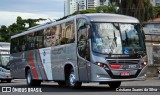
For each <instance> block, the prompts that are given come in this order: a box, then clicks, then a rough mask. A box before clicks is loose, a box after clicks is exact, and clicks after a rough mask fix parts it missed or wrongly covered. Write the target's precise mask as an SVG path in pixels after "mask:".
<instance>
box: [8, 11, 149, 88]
mask: <svg viewBox="0 0 160 95" xmlns="http://www.w3.org/2000/svg"><path fill="white" fill-rule="evenodd" d="M141 30H142V29H141V26H140V23H139V21H138V20H137V19H136V18H134V17H130V16H125V15H119V14H106V13H92V14H79V15H75V16H71V17H68V18H66V19H63V20H60V21H56V22H50V23H46V24H43V25H38V26H35V27H32V28H30V29H28V30H26V31H24V32H22V33H19V34H16V35H13V36H11V60H10V68H11V76H12V77H13V78H22V79H23V78H26V82H27V84H28V85H29V86H35V85H40V84H41V82H43V81H55V82H57V83H58V84H59V85H60V86H68V87H71V88H77V87H80V86H81V85H82V83H89V82H98V83H99V84H104V85H105V84H106V85H107V84H108V85H109V86H110V87H111V88H116V87H119V86H120V85H121V82H123V81H131V80H132V81H133V80H134V81H135V80H145V78H146V75H145V71H146V69H147V60H146V47H145V42H144V39H145V37H144V33H143V32H142V31H141Z"/></svg>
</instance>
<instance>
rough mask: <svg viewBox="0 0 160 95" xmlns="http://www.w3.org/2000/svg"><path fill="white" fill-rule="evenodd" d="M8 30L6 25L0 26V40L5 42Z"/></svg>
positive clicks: (7, 37)
mask: <svg viewBox="0 0 160 95" xmlns="http://www.w3.org/2000/svg"><path fill="white" fill-rule="evenodd" d="M8 34H9V33H8V31H7V27H6V26H5V25H2V26H1V28H0V41H1V42H6V41H8V39H9V36H8Z"/></svg>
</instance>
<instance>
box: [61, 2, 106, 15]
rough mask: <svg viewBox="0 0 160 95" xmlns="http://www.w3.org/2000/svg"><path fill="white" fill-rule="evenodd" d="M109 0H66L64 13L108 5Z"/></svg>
mask: <svg viewBox="0 0 160 95" xmlns="http://www.w3.org/2000/svg"><path fill="white" fill-rule="evenodd" d="M108 3H109V0H66V1H65V3H64V15H65V16H67V15H69V14H72V13H74V12H75V11H78V10H80V11H81V10H86V9H94V8H95V7H98V6H103V5H106V6H108Z"/></svg>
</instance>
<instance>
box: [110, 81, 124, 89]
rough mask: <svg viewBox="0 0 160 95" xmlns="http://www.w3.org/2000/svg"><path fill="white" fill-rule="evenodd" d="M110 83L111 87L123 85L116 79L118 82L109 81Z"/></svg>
mask: <svg viewBox="0 0 160 95" xmlns="http://www.w3.org/2000/svg"><path fill="white" fill-rule="evenodd" d="M108 85H109V86H110V88H113V89H115V88H118V87H120V85H121V81H116V82H109V83H108Z"/></svg>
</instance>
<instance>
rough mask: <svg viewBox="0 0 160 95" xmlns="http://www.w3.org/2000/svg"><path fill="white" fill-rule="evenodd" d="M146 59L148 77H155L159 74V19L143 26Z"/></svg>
mask: <svg viewBox="0 0 160 95" xmlns="http://www.w3.org/2000/svg"><path fill="white" fill-rule="evenodd" d="M143 26H144V27H143V31H144V33H145V42H146V49H147V57H148V63H149V68H148V72H147V73H148V75H149V76H152V77H155V76H158V74H159V73H160V18H155V19H153V20H149V21H148V22H147V23H144V24H143Z"/></svg>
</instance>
